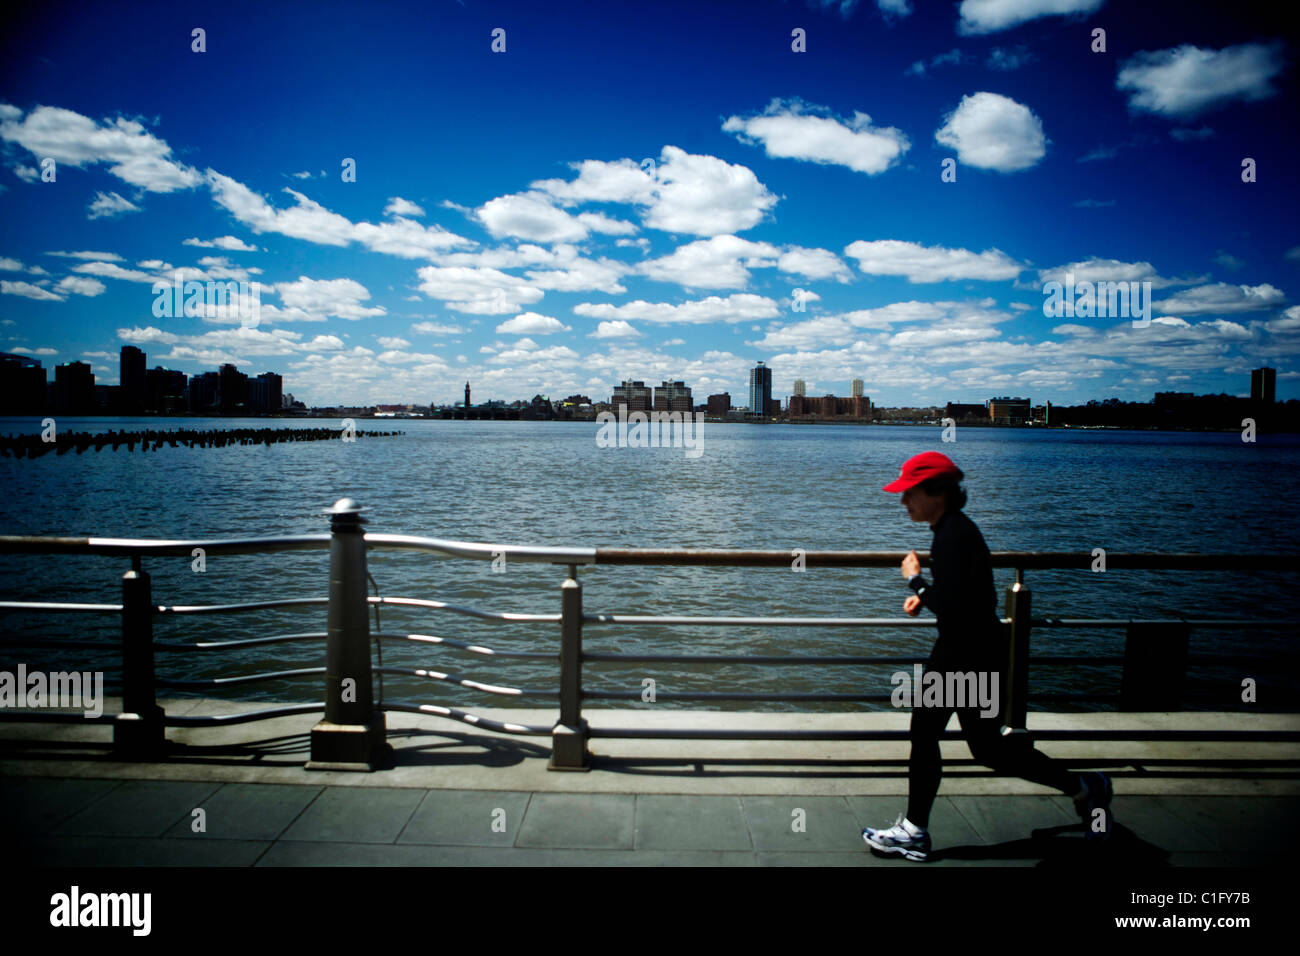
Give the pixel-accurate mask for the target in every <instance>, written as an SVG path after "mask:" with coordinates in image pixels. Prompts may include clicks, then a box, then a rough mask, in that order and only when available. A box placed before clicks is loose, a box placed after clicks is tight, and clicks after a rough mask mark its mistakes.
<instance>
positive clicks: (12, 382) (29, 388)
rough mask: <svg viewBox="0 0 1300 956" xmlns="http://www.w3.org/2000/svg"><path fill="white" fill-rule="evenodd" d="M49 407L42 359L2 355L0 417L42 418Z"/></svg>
mask: <svg viewBox="0 0 1300 956" xmlns="http://www.w3.org/2000/svg"><path fill="white" fill-rule="evenodd" d="M46 404H47V403H46V401H45V369H44V368H43V367H42V366H41V360H40V359H35V358H32V357H31V356H30V355H21V354H17V353H11V352H0V414H3V415H40V414H42V413H43V412H44V411H45V410H46Z"/></svg>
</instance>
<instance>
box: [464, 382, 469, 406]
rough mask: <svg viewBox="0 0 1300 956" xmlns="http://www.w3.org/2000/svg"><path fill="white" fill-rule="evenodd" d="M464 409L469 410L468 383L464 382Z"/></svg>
mask: <svg viewBox="0 0 1300 956" xmlns="http://www.w3.org/2000/svg"><path fill="white" fill-rule="evenodd" d="M465 407H466V408H469V382H468V381H466V382H465Z"/></svg>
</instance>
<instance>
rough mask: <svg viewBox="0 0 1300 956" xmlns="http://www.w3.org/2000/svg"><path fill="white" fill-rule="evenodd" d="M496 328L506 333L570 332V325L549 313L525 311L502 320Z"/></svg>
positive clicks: (539, 333)
mask: <svg viewBox="0 0 1300 956" xmlns="http://www.w3.org/2000/svg"><path fill="white" fill-rule="evenodd" d="M496 330H497V332H499V333H502V334H506V335H550V334H551V333H553V332H568V331H569V326H567V325H565V324H564V323H563V322H561V321H560V320H559V319H556V318H552V317H551V316H549V315H539V314H537V313H536V312H523V313H521V314H519V315H516V316H515V317H514V318H513V319H507V320H506V321H505V322H502V323H501V324H500V325H498V326H497V328H496Z"/></svg>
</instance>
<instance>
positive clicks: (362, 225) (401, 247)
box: [205, 169, 473, 259]
mask: <svg viewBox="0 0 1300 956" xmlns="http://www.w3.org/2000/svg"><path fill="white" fill-rule="evenodd" d="M205 175H206V177H207V181H208V185H209V186H210V187H211V188H212V195H213V198H214V199H215V200H216V202H217V204H218V205H220V206H221V207H222V208H224V209H225V210H226V211H228V212H229V213H230V214H231V215H233V216H234V217H235V218H236V219H237V220H239V221H240V222H241V223H243V224H244V225H246V226H248V227H249V228H250V229H252V230H253V231H254V232H257V233H263V232H274V233H279V234H280V235H284V236H289V237H291V238H294V239H305V240H307V241H308V242H315V243H319V244H321V245H326V246H346V245H348V244H349V243H351V242H356V243H360V244H361V245H363V246H365V247H366V248H368V249H370V250H372V251H374V252H380V253H383V254H385V255H392V256H399V257H401V258H404V259H428V258H432V257H433V256H434V255H436V254H437V253H439V252H441V251H443V250H445V249H449V248H452V247H455V246H462V245H473V243H472V242H470V240H468V239H465V238H463V237H461V236H458V235H456V234H455V233H452V232H448V231H447V230H446V229H443V228H442V227H441V226H427V227H426V226H422V225H420V224H419V223H418V222H415V221H414V220H412V219H393V220H389V221H386V222H381V223H378V224H375V223H370V222H357V223H354V222H352V221H351V220H350V219H348V218H347V217H346V216H341V215H339V214H338V213H336V212H331V211H330V210H328V209H326V208H325V207H324V206H322V205H321V204H320V203H318V202H315V201H314V200H312V199H309V198H308V197H306V196H304V195H303V194H302V193H300V192H296V191H295V190H293V189H289V188H288V187H286V188H285V190H284V191H285V192H286V193H288V194H289V195H290V196H292V197H293V199H294V202H295V203H296V205H295V206H293V207H292V208H289V209H276V208H274V207H273V206H272V205H271V204H270V203H268V202H267V201H266V200H265V199H264V198H262V197H261V196H259V195H258V194H257V193H255V192H253V191H252V190H251V189H249V188H248V187H247V186H245V185H244V184H243V183H240V182H238V181H237V180H234V179H231V178H230V177H229V176H223V175H221V174H220V173H218V172H215V171H214V170H211V169H209V170H207V172H206V174H205Z"/></svg>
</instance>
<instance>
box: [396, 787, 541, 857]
mask: <svg viewBox="0 0 1300 956" xmlns="http://www.w3.org/2000/svg"><path fill="white" fill-rule="evenodd" d="M531 796H532V795H531V794H530V793H527V792H524V791H501V790H430V791H428V792H427V793H426V794H425V795H424V799H423V800H422V801H421V802H420V806H419V807H418V808H417V809H416V811H415V814H414V815H413V816H412V817H411V820H410V822H409V823H407V825H406V828H405V829H404V830H403V831H402V833H401V836H399V837H398V839H397V842H398V843H399V844H413V843H428V844H440V845H443V846H507V847H508V846H513V845H514V842H515V838H516V837H517V836H518V835H519V829H520V827H521V826H522V824H523V820H524V814H525V812H526V811H527V809H528V801H529V797H531Z"/></svg>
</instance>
